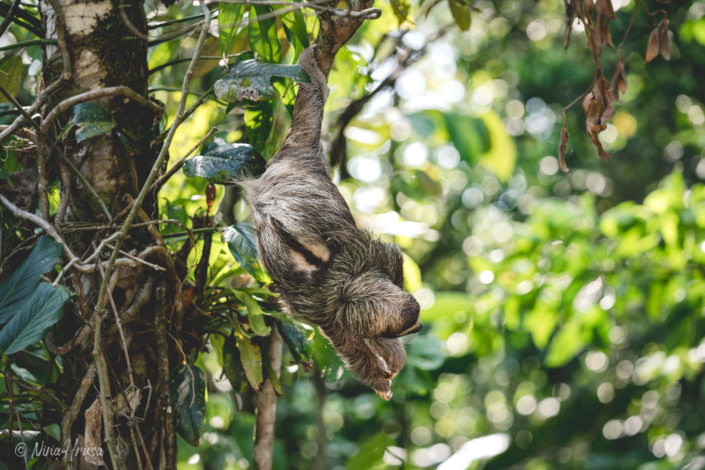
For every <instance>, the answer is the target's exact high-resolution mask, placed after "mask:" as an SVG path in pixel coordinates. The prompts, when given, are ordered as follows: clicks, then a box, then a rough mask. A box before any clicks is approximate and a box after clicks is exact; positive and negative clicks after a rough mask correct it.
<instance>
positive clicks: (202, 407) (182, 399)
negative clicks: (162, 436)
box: [169, 364, 206, 447]
mask: <svg viewBox="0 0 705 470" xmlns="http://www.w3.org/2000/svg"><path fill="white" fill-rule="evenodd" d="M189 370H190V371H189ZM169 392H171V410H172V412H173V414H174V425H175V426H176V431H177V432H178V433H179V435H180V436H181V437H182V438H183V439H184V440H185V441H186V442H188V443H189V444H191V445H192V446H194V447H198V441H199V439H200V438H201V430H202V429H203V422H204V420H205V414H206V378H205V376H204V375H203V371H202V370H201V369H200V367H196V366H188V365H186V364H181V365H179V366H177V367H175V368H174V369H172V371H171V372H170V373H169Z"/></svg>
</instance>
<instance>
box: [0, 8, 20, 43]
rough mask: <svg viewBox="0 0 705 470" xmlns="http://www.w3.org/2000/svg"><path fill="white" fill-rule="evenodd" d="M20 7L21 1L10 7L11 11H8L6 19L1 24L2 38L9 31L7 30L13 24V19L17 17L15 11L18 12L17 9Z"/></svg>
mask: <svg viewBox="0 0 705 470" xmlns="http://www.w3.org/2000/svg"><path fill="white" fill-rule="evenodd" d="M19 6H20V0H15V1H14V2H12V4H11V5H10V9H9V10H8V11H7V15H6V16H5V19H4V20H2V23H0V36H2V35H3V34H5V31H7V28H8V27H9V26H10V23H12V17H13V16H15V11H16V10H17V8H19Z"/></svg>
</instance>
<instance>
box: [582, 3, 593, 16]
mask: <svg viewBox="0 0 705 470" xmlns="http://www.w3.org/2000/svg"><path fill="white" fill-rule="evenodd" d="M583 4H584V5H585V14H586V15H587V16H592V11H593V10H594V9H595V2H593V1H592V0H584V2H583Z"/></svg>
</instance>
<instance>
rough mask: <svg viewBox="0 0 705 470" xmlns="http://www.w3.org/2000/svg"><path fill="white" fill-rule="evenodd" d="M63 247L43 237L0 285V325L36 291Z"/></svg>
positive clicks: (57, 259)
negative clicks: (43, 275)
mask: <svg viewBox="0 0 705 470" xmlns="http://www.w3.org/2000/svg"><path fill="white" fill-rule="evenodd" d="M63 251H64V245H62V244H61V243H56V242H55V241H54V239H53V238H51V237H50V236H48V235H43V236H42V237H40V238H39V241H38V242H37V244H36V245H35V247H34V248H33V249H32V252H31V253H30V254H29V256H28V257H27V259H25V260H24V262H23V263H22V264H21V265H20V266H19V267H18V268H17V269H15V270H14V271H13V272H12V274H10V276H9V277H8V278H7V279H5V280H4V281H3V282H2V283H0V324H2V323H5V322H7V321H8V320H9V318H10V316H11V315H12V314H13V313H16V312H17V311H18V309H19V307H20V306H21V305H22V303H23V302H24V301H26V300H27V299H28V298H29V297H30V296H31V295H32V293H33V292H34V291H35V290H36V289H37V286H38V285H39V282H40V281H41V278H42V274H44V273H45V272H47V271H49V270H50V269H51V268H53V267H54V265H55V264H56V263H57V262H58V261H59V258H60V257H61V253H63Z"/></svg>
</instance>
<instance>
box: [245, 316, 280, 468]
mask: <svg viewBox="0 0 705 470" xmlns="http://www.w3.org/2000/svg"><path fill="white" fill-rule="evenodd" d="M282 344H283V340H282V337H281V335H280V334H279V330H277V325H276V324H275V323H273V324H272V333H271V334H270V335H269V351H268V352H269V354H268V355H269V360H270V361H271V362H272V369H274V373H275V374H276V375H277V378H279V376H280V375H281V368H282ZM276 417H277V393H276V392H275V391H274V387H273V386H272V382H271V381H270V380H269V378H266V379H265V380H264V383H263V384H262V391H261V392H260V394H259V398H258V399H257V422H256V424H255V447H254V449H253V451H252V452H253V453H252V463H253V468H254V470H271V468H272V449H273V448H274V423H275V421H276Z"/></svg>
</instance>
